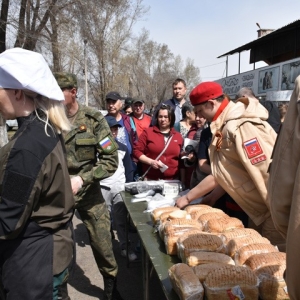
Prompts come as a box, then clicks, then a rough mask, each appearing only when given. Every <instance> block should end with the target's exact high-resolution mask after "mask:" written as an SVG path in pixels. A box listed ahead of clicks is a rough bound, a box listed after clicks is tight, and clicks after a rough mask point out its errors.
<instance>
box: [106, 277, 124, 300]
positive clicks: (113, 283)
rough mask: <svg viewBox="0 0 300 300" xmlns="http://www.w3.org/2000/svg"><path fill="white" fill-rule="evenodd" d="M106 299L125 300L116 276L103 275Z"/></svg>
mask: <svg viewBox="0 0 300 300" xmlns="http://www.w3.org/2000/svg"><path fill="white" fill-rule="evenodd" d="M103 280H104V300H124V299H123V298H122V296H121V295H120V293H119V291H118V290H117V280H116V278H114V277H103Z"/></svg>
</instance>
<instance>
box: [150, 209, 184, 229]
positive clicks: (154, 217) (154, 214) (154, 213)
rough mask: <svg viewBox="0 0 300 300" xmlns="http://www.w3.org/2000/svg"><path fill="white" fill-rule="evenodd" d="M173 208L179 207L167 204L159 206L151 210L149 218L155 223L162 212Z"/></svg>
mask: <svg viewBox="0 0 300 300" xmlns="http://www.w3.org/2000/svg"><path fill="white" fill-rule="evenodd" d="M174 210H179V208H178V207H175V206H167V207H159V208H156V209H154V210H153V211H152V212H151V219H152V222H153V225H156V224H157V222H158V221H159V217H160V215H161V214H162V213H164V212H172V211H174Z"/></svg>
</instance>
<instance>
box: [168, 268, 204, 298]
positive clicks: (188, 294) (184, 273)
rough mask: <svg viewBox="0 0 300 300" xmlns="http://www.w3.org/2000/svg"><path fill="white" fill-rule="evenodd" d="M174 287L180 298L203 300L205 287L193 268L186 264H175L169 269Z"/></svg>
mask: <svg viewBox="0 0 300 300" xmlns="http://www.w3.org/2000/svg"><path fill="white" fill-rule="evenodd" d="M169 277H170V281H171V284H172V287H173V289H174V290H175V292H176V293H177V295H178V296H179V298H180V300H202V299H203V296H204V289H203V286H202V284H201V283H200V281H199V280H198V277H197V276H196V275H195V274H194V272H193V270H192V269H191V268H190V267H189V266H187V265H186V264H182V263H179V264H175V265H173V266H172V267H171V268H170V269H169Z"/></svg>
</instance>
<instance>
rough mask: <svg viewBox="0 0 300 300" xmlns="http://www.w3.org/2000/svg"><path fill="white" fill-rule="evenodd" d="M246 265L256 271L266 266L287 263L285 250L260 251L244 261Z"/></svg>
mask: <svg viewBox="0 0 300 300" xmlns="http://www.w3.org/2000/svg"><path fill="white" fill-rule="evenodd" d="M244 265H245V266H247V267H249V268H250V269H251V270H253V271H255V270H257V269H259V268H261V267H264V266H271V265H284V266H285V265H286V254H285V253H284V252H271V253H260V254H254V255H252V256H250V257H249V258H248V259H247V260H246V261H245V263H244Z"/></svg>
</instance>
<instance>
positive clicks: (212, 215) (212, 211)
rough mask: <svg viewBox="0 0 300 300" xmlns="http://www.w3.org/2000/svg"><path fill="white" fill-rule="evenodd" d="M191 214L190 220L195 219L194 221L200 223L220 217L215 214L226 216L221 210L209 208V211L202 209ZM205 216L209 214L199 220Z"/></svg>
mask: <svg viewBox="0 0 300 300" xmlns="http://www.w3.org/2000/svg"><path fill="white" fill-rule="evenodd" d="M190 214H191V218H192V219H195V220H198V221H199V222H202V221H205V222H206V221H207V220H209V219H211V218H219V217H221V216H219V215H216V214H222V215H223V216H224V215H225V216H227V215H226V214H225V213H224V211H223V210H221V209H218V208H213V207H212V208H210V209H206V208H205V209H203V210H198V211H193V212H191V213H190ZM206 214H210V215H207V216H206V217H203V219H202V218H201V217H202V216H204V215H206Z"/></svg>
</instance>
